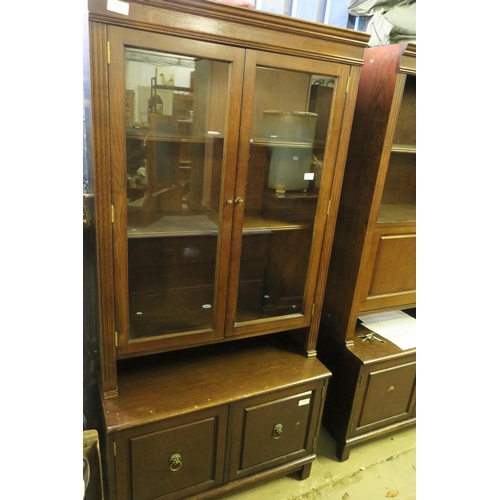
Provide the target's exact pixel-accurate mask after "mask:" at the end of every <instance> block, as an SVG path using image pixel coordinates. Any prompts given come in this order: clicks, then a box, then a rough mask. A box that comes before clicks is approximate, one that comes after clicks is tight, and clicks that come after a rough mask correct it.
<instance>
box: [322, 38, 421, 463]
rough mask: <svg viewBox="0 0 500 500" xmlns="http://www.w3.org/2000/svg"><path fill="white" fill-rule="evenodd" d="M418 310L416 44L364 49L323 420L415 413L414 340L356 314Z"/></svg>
mask: <svg viewBox="0 0 500 500" xmlns="http://www.w3.org/2000/svg"><path fill="white" fill-rule="evenodd" d="M394 310H404V311H406V312H407V313H408V314H410V316H413V317H416V46H415V45H414V44H407V43H404V44H399V45H389V46H383V47H374V48H370V49H367V50H366V52H365V64H364V66H363V68H362V71H361V80H360V84H359V88H358V98H357V101H356V110H355V114H354V120H353V127H352V134H351V143H350V147H349V153H348V157H347V162H346V167H345V172H344V183H343V186H342V195H341V200H340V205H339V212H338V218H337V226H336V232H335V239H334V245H333V250H332V256H331V263H330V267H329V273H328V280H327V286H326V291H325V300H324V304H323V309H322V318H321V327H320V334H319V342H318V356H319V358H320V359H321V360H322V361H323V362H324V363H325V365H326V366H327V367H329V368H330V369H331V370H332V373H333V377H332V381H331V383H330V387H329V391H328V396H327V401H326V406H325V411H324V415H323V423H324V425H325V427H326V428H327V429H328V430H329V431H330V433H331V434H332V435H333V437H334V438H335V440H336V442H337V455H338V457H339V459H340V460H346V459H347V458H348V457H349V452H350V449H351V447H352V446H354V445H355V444H358V443H361V442H363V441H367V440H369V439H372V438H375V437H378V436H380V435H382V434H385V433H388V432H391V431H394V430H397V429H401V428H403V427H405V426H409V425H414V424H415V422H416V377H415V375H416V348H409V349H401V348H400V347H398V346H397V345H395V344H393V343H392V342H390V341H389V340H387V339H383V338H382V339H381V340H385V342H384V343H381V342H378V341H376V340H375V341H373V342H370V341H367V340H366V334H367V333H368V334H369V333H370V331H369V330H367V329H366V328H365V327H364V326H362V324H361V321H359V320H358V317H359V316H364V315H369V314H373V313H379V312H385V311H394Z"/></svg>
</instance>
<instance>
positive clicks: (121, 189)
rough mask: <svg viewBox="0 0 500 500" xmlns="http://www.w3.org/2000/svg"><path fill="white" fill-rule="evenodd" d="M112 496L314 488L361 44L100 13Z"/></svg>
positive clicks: (292, 24)
mask: <svg viewBox="0 0 500 500" xmlns="http://www.w3.org/2000/svg"><path fill="white" fill-rule="evenodd" d="M88 7H89V37H90V65H91V110H92V131H91V134H92V140H93V148H92V149H93V162H92V163H93V166H94V172H93V178H94V180H95V224H96V239H97V260H98V263H97V264H98V278H99V279H98V281H99V306H100V354H101V360H102V365H101V388H102V401H103V417H104V421H105V424H104V425H105V432H104V434H105V436H104V437H103V438H104V439H103V441H104V446H103V447H104V455H105V472H106V484H107V486H108V491H107V496H108V498H109V499H110V500H111V499H112V500H115V499H116V500H124V499H133V500H146V499H148V500H150V499H155V498H161V499H164V500H166V499H181V498H190V497H194V496H196V498H210V497H215V496H217V495H220V494H222V493H226V492H230V491H232V490H234V489H236V488H240V487H243V486H248V485H251V484H253V483H255V482H257V481H261V480H266V479H268V478H272V477H276V476H278V475H283V474H290V473H295V472H298V473H299V474H300V477H301V478H305V477H307V476H308V474H309V472H310V469H311V464H312V462H313V461H314V459H315V450H316V445H317V436H318V430H319V426H320V423H321V416H322V411H323V406H324V402H325V394H326V388H327V382H328V380H329V377H330V376H331V372H330V370H329V369H328V368H326V367H325V366H324V365H323V364H322V363H321V362H320V361H319V360H318V359H317V357H316V343H317V336H318V329H319V323H320V317H321V308H322V303H323V296H324V290H325V284H326V277H327V275H326V269H327V267H328V264H329V261H330V252H331V248H332V243H333V236H334V231H335V222H336V217H337V209H338V204H339V199H340V191H341V186H342V179H343V175H344V165H345V160H346V156H347V150H348V145H349V139H350V131H351V124H352V117H353V113H354V106H355V101H356V93H357V87H358V82H359V76H360V70H361V66H362V64H363V51H364V48H365V46H366V42H367V39H368V37H367V36H366V35H365V34H363V33H357V32H354V31H349V30H343V29H337V28H333V27H329V26H326V25H320V24H316V23H309V22H306V21H301V20H297V19H292V18H289V17H285V16H278V15H272V14H267V13H263V12H259V11H254V10H248V9H244V8H237V7H232V6H228V5H223V4H220V3H215V2H209V1H195V0H185V1H182V2H181V1H173V0H162V1H160V0H148V1H131V2H107V1H106V0H89V2H88Z"/></svg>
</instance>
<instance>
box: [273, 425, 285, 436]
mask: <svg viewBox="0 0 500 500" xmlns="http://www.w3.org/2000/svg"><path fill="white" fill-rule="evenodd" d="M282 434H283V424H276V425H275V426H274V427H273V438H274V439H278V438H280V437H281V435H282Z"/></svg>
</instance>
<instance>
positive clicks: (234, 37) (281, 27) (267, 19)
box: [88, 0, 369, 66]
mask: <svg viewBox="0 0 500 500" xmlns="http://www.w3.org/2000/svg"><path fill="white" fill-rule="evenodd" d="M88 5H89V12H90V14H89V18H90V20H92V21H101V22H106V23H109V24H114V25H120V26H126V27H134V28H140V29H143V30H146V31H155V32H157V33H164V34H177V35H181V36H184V37H188V38H189V37H190V38H196V39H198V40H206V41H214V40H216V41H218V42H223V43H224V42H225V43H227V44H230V45H233V44H238V45H241V46H246V47H247V48H256V49H260V50H270V51H273V52H275V53H279V54H284V53H288V54H292V55H299V56H306V57H309V58H314V59H318V60H325V59H329V60H331V61H335V62H340V63H345V64H349V65H354V66H361V65H362V60H363V49H364V48H365V47H366V45H367V43H368V41H369V36H368V35H367V34H366V33H361V32H356V31H352V30H345V29H342V28H336V27H333V26H328V25H325V24H320V23H311V22H308V21H304V20H300V19H295V18H292V17H283V16H273V15H269V14H267V13H265V12H261V11H258V10H249V9H244V8H235V7H233V6H227V5H223V4H220V3H211V2H200V1H197V0H183V1H182V2H181V1H175V0H162V1H158V0H157V1H154V0H153V1H152V0H149V1H137V2H133V3H132V2H131V3H130V4H129V5H130V9H129V14H128V16H124V15H121V14H117V13H115V12H112V11H109V10H107V8H106V1H104V0H89V2H88ZM146 7H147V8H146Z"/></svg>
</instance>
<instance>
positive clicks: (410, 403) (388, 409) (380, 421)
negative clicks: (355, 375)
mask: <svg viewBox="0 0 500 500" xmlns="http://www.w3.org/2000/svg"><path fill="white" fill-rule="evenodd" d="M415 391H416V360H415V357H414V356H411V357H409V358H408V359H406V360H399V361H398V362H397V363H395V362H390V363H387V362H386V363H380V364H377V365H375V366H371V367H365V368H364V369H363V372H362V375H361V379H360V390H359V395H358V396H357V397H356V402H355V408H354V410H353V418H352V420H351V425H350V432H349V435H350V436H353V435H357V434H362V433H365V432H368V431H372V430H375V429H378V428H381V427H385V426H387V425H390V424H392V423H396V422H399V421H402V420H406V419H408V418H411V417H412V415H413V411H414V407H415V398H416V396H415Z"/></svg>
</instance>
